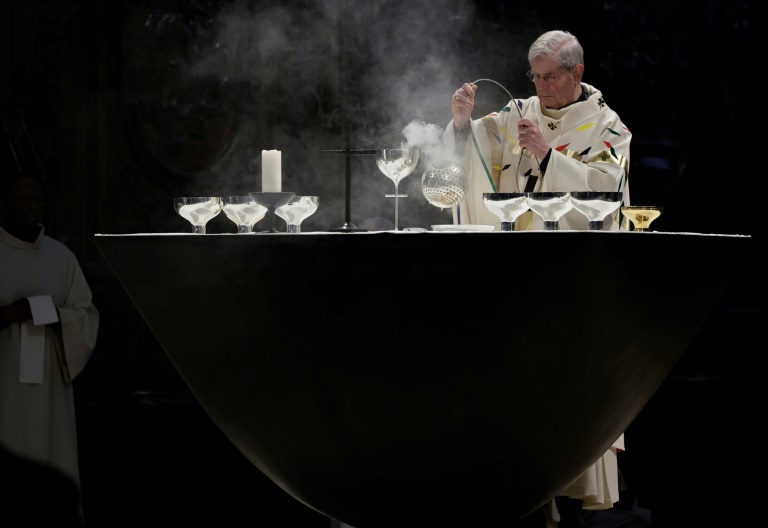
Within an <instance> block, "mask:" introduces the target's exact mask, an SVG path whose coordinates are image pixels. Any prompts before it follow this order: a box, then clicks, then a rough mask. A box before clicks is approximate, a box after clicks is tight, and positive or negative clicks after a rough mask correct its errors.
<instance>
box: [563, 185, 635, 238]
mask: <svg viewBox="0 0 768 528" xmlns="http://www.w3.org/2000/svg"><path fill="white" fill-rule="evenodd" d="M623 196H624V194H623V193H620V192H601V191H584V192H581V191H580V192H572V193H571V201H572V202H573V208H574V209H576V210H577V211H579V212H580V213H581V214H583V215H584V216H586V217H587V220H589V230H590V231H601V230H602V229H603V220H604V219H605V217H606V216H608V215H609V214H611V213H613V212H615V211H616V210H617V209H618V208H619V206H620V205H621V200H622V198H623Z"/></svg>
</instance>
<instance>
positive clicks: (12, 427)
mask: <svg viewBox="0 0 768 528" xmlns="http://www.w3.org/2000/svg"><path fill="white" fill-rule="evenodd" d="M0 270H2V272H1V275H0V277H1V278H0V306H6V305H9V304H11V303H13V302H14V301H16V300H17V299H19V298H22V297H26V298H28V299H29V298H35V300H40V299H43V300H46V299H47V300H48V303H51V302H52V306H51V310H50V312H51V313H53V317H54V318H56V316H58V323H54V324H45V325H40V324H38V322H39V321H42V320H46V319H45V318H43V317H42V316H41V315H40V313H39V312H40V310H42V308H41V307H40V303H38V302H30V306H31V308H32V316H33V320H32V321H27V322H23V323H11V324H10V326H7V327H5V328H3V329H2V330H1V331H0V443H1V444H2V445H3V446H4V447H6V448H7V449H8V450H9V451H10V452H12V453H15V454H17V455H20V456H23V457H27V458H30V459H32V460H35V461H37V462H41V463H44V464H48V465H51V466H53V467H55V468H57V469H59V470H61V471H62V472H63V473H64V474H66V475H68V476H69V477H70V478H72V479H73V480H74V482H75V483H76V484H78V486H79V483H80V472H79V467H78V457H77V431H76V424H75V400H74V393H73V390H72V380H73V379H74V378H75V377H76V376H77V375H78V374H79V373H80V372H81V371H82V370H83V368H84V367H85V365H86V363H87V361H88V359H89V358H90V356H91V354H92V352H93V349H94V347H95V345H96V336H97V333H98V326H99V313H98V311H97V310H96V307H95V306H94V305H93V304H92V302H91V290H90V288H89V286H88V284H87V282H86V280H85V276H84V275H83V272H82V269H81V268H80V265H79V263H78V261H77V258H76V257H75V255H74V253H72V251H71V250H69V249H68V248H67V247H66V246H65V245H64V244H62V243H61V242H59V241H57V240H55V239H53V238H51V237H49V236H47V235H45V234H44V233H43V231H42V230H41V232H40V235H39V236H38V238H37V240H35V242H33V243H29V242H24V241H22V240H19V239H17V238H15V237H14V236H12V235H10V234H9V233H8V232H6V231H5V230H4V229H2V228H0ZM43 304H44V303H43ZM36 312H38V313H36ZM30 335H33V336H34V335H36V336H37V338H38V339H37V344H38V345H39V347H38V348H39V361H36V362H33V364H32V366H31V367H30V366H29V365H28V364H27V365H26V366H24V365H25V363H29V361H27V360H25V359H23V357H24V358H25V357H28V356H29V350H30V346H29V340H28V338H29V336H30ZM23 354H25V355H24V356H23ZM25 369H26V370H27V372H26V374H25V372H24V371H25ZM30 369H32V370H33V371H35V370H37V372H32V374H34V375H32V376H31V377H30V375H29V370H30ZM22 380H25V381H22ZM30 380H32V381H31V382H30ZM0 471H1V469H0Z"/></svg>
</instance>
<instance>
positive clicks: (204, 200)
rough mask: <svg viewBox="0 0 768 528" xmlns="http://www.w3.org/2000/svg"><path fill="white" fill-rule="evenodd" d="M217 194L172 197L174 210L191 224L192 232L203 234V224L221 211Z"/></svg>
mask: <svg viewBox="0 0 768 528" xmlns="http://www.w3.org/2000/svg"><path fill="white" fill-rule="evenodd" d="M221 206H222V205H221V198H219V197H218V196H179V197H177V198H174V199H173V207H174V209H176V212H177V213H178V214H179V216H181V217H182V218H184V219H185V220H187V221H188V222H189V223H190V224H192V229H193V232H194V233H196V234H200V235H204V234H205V225H206V224H207V223H208V222H209V221H210V220H211V219H212V218H214V217H215V216H216V215H218V214H219V213H220V212H221Z"/></svg>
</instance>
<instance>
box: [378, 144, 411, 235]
mask: <svg viewBox="0 0 768 528" xmlns="http://www.w3.org/2000/svg"><path fill="white" fill-rule="evenodd" d="M419 152H420V150H419V148H418V147H411V148H406V149H402V148H400V149H376V166H377V167H378V168H379V170H380V171H381V172H382V173H384V175H385V176H386V177H387V178H389V179H390V180H392V181H393V182H394V184H395V194H385V195H384V196H385V197H387V198H392V197H394V198H395V231H399V229H400V228H399V225H398V199H399V198H401V197H402V198H407V197H408V195H407V194H399V193H398V191H397V189H398V186H399V184H400V180H402V179H403V178H405V177H406V176H408V175H409V174H410V173H412V172H413V169H415V168H416V164H417V163H418V162H419Z"/></svg>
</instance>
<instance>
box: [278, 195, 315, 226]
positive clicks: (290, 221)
mask: <svg viewBox="0 0 768 528" xmlns="http://www.w3.org/2000/svg"><path fill="white" fill-rule="evenodd" d="M319 200H320V198H318V197H317V196H294V197H293V198H291V199H290V201H289V202H288V203H287V204H285V205H281V206H280V207H278V208H277V209H275V214H276V215H277V216H279V217H280V218H282V219H283V220H285V223H286V225H287V226H288V227H287V232H288V233H301V222H302V221H304V219H306V218H307V217H309V216H312V215H313V214H314V213H315V211H317V206H318V205H319V203H320V202H319Z"/></svg>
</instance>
